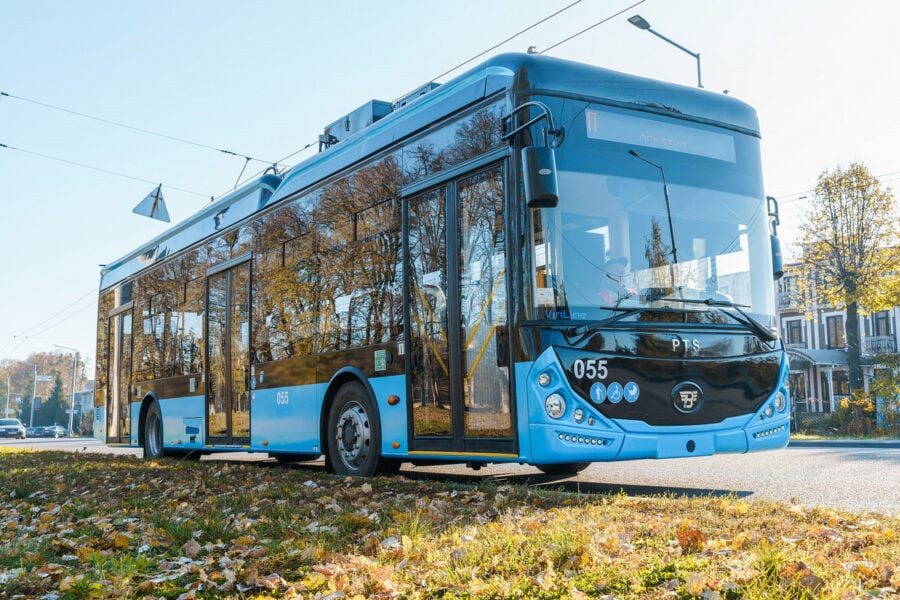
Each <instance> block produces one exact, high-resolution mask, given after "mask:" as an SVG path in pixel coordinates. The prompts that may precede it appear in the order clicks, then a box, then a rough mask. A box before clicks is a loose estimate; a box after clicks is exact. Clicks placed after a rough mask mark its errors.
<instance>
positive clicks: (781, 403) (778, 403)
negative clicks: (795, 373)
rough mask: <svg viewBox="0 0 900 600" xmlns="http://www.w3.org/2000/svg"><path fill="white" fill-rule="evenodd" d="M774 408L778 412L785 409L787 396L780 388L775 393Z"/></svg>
mask: <svg viewBox="0 0 900 600" xmlns="http://www.w3.org/2000/svg"><path fill="white" fill-rule="evenodd" d="M775 409H776V410H777V411H778V412H784V411H785V409H787V396H785V395H784V392H782V391H781V390H779V391H778V393H777V394H775Z"/></svg>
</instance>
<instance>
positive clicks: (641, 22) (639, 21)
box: [628, 15, 703, 88]
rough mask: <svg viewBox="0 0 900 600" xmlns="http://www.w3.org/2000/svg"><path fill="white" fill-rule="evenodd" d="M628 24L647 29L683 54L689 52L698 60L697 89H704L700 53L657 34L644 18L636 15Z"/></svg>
mask: <svg viewBox="0 0 900 600" xmlns="http://www.w3.org/2000/svg"><path fill="white" fill-rule="evenodd" d="M628 22H629V23H631V24H632V25H634V26H635V27H637V28H638V29H645V30H647V31H649V32H650V33H652V34H653V35H655V36H656V37H658V38H660V39H662V40H665V41H667V42H669V43H670V44H672V45H673V46H675V47H676V48H678V49H679V50H681V51H683V52H687V53H688V54H690V55H691V56H693V57H694V58H696V59H697V87H699V88H702V87H703V83H701V81H700V54H699V53H698V52H691V51H690V50H688V49H687V48H685V47H684V46H682V45H681V44H679V43H677V42H675V41H673V40H670V39H669V38H667V37H666V36H664V35H663V34H661V33H659V32H657V31H653V29H652V28H651V27H650V23H648V22H647V20H646V19H645V18H644V17H642V16H641V15H634V16H633V17H628Z"/></svg>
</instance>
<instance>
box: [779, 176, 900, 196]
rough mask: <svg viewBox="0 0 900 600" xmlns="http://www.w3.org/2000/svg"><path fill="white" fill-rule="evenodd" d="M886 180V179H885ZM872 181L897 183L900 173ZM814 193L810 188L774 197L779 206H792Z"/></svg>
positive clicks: (878, 177)
mask: <svg viewBox="0 0 900 600" xmlns="http://www.w3.org/2000/svg"><path fill="white" fill-rule="evenodd" d="M893 175H897V177H892V176H893ZM885 178H887V179H885ZM873 179H877V180H878V183H880V184H884V183H888V182H891V181H897V180H898V179H900V171H889V172H887V173H883V174H881V175H874V176H873ZM815 191H816V188H810V189H808V190H802V191H799V192H793V193H791V194H782V195H780V196H775V197H776V198H777V199H778V203H779V204H793V203H794V202H799V201H800V200H805V199H806V197H807V196H808V195H809V194H812V193H814V192H815Z"/></svg>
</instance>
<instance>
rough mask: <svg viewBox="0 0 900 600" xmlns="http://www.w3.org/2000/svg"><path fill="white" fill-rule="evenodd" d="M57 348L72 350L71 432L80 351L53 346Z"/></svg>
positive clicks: (57, 345)
mask: <svg viewBox="0 0 900 600" xmlns="http://www.w3.org/2000/svg"><path fill="white" fill-rule="evenodd" d="M53 345H54V346H56V347H57V348H62V349H63V350H71V351H72V406H70V407H69V431H70V432H71V431H72V419H73V418H74V417H75V373H76V371H77V370H78V350H76V349H75V348H69V347H67V346H60V345H59V344H53Z"/></svg>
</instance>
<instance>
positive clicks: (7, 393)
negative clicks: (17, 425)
mask: <svg viewBox="0 0 900 600" xmlns="http://www.w3.org/2000/svg"><path fill="white" fill-rule="evenodd" d="M3 416H4V417H8V416H9V373H7V374H6V411H5V412H4V413H3Z"/></svg>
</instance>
